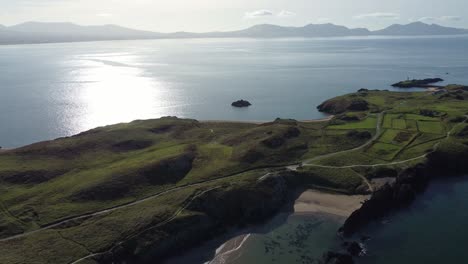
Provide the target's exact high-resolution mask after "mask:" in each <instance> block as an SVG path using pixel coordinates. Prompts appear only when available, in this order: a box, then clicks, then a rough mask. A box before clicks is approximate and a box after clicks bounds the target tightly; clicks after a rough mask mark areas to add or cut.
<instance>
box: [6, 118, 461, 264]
mask: <svg viewBox="0 0 468 264" xmlns="http://www.w3.org/2000/svg"><path fill="white" fill-rule="evenodd" d="M384 115H385V112H382V113H380V114H379V115H378V120H377V126H376V134H375V136H374V137H373V138H372V139H370V140H369V141H368V142H366V143H365V144H363V145H361V146H359V147H356V148H353V149H350V150H345V151H340V152H335V153H330V154H326V155H322V156H319V157H315V158H313V159H310V160H307V161H305V162H304V163H303V166H311V167H321V168H334V169H343V168H357V167H378V166H389V165H397V164H404V163H407V162H410V161H414V160H418V159H422V158H425V157H427V155H428V154H429V153H428V154H425V155H422V156H420V157H416V158H412V159H408V160H404V161H397V162H390V163H384V164H372V165H348V166H326V165H317V164H311V163H312V162H314V161H317V160H321V159H324V158H329V157H333V156H336V155H340V154H343V153H349V152H352V151H356V150H360V149H363V148H365V147H367V146H369V145H370V144H372V143H373V142H374V141H375V140H377V139H378V138H379V136H380V134H381V125H382V121H383V116H384ZM465 118H466V119H465V120H464V121H463V122H462V123H460V124H458V125H456V126H454V127H453V128H452V129H451V130H450V131H449V132H447V136H446V139H449V138H450V136H451V133H452V132H453V131H454V130H455V128H456V127H458V126H459V125H461V124H463V123H466V122H467V120H468V116H465ZM439 145H440V142H438V143H437V144H435V145H434V150H433V152H434V151H436V150H437V147H438V146H439ZM270 168H278V167H270ZM259 169H268V168H267V167H265V168H252V169H250V170H246V171H243V172H238V173H236V174H232V175H227V176H224V177H220V178H216V179H211V180H206V181H202V182H197V183H193V184H188V185H184V186H178V187H174V188H172V189H169V190H166V191H163V192H160V193H158V194H155V195H152V196H149V197H146V198H143V199H141V200H137V201H134V202H131V203H127V204H123V205H119V206H115V207H112V208H108V209H104V210H100V211H97V212H93V213H86V214H82V215H78V216H72V217H69V218H65V219H62V220H58V221H56V222H53V223H50V224H48V225H45V226H43V227H41V228H39V229H37V230H34V231H30V232H26V233H23V234H18V235H15V236H11V237H8V238H3V239H0V242H7V241H10V240H14V239H19V238H23V237H26V236H29V235H33V234H35V233H38V232H41V231H44V230H48V229H52V228H55V227H59V226H60V225H62V224H65V223H68V222H71V221H75V220H81V219H85V218H88V217H93V216H99V215H103V214H107V213H110V212H113V211H116V210H120V209H124V208H127V207H130V206H134V205H138V204H141V203H143V202H146V201H149V200H152V199H155V198H157V197H160V196H162V195H165V194H168V193H171V192H175V191H178V190H182V189H187V188H192V187H197V186H201V185H204V184H207V183H213V182H217V181H221V180H225V179H229V178H234V177H237V176H238V175H239V174H242V173H245V172H248V171H253V170H259ZM268 175H270V173H266V174H265V175H264V176H262V177H266V176H268ZM363 177H364V176H363ZM364 178H365V177H364ZM363 180H364V179H363ZM365 182H366V183H367V184H368V185H370V183H369V182H368V181H367V179H365ZM216 188H220V187H216ZM208 191H210V190H208ZM200 195H201V194H200ZM194 199H195V198H194ZM194 199H192V201H193V200H194ZM189 204H190V203H188V204H187V205H186V206H184V207H182V208H180V209H179V210H178V211H177V212H176V213H175V214H174V215H173V216H172V217H171V218H169V219H167V220H165V221H163V222H161V223H159V224H158V225H156V226H153V227H152V228H156V227H158V226H161V225H163V224H166V223H168V221H172V220H173V219H175V218H176V217H177V216H178V215H179V214H180V213H181V212H182V211H183V210H185V208H187V207H188V205H189ZM104 253H106V252H103V253H95V254H91V255H88V256H85V257H83V258H81V259H79V260H76V261H74V262H71V263H72V264H76V263H79V262H81V261H83V260H86V259H89V258H92V257H95V256H99V255H102V254H104Z"/></svg>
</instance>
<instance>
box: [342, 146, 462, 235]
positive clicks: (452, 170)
mask: <svg viewBox="0 0 468 264" xmlns="http://www.w3.org/2000/svg"><path fill="white" fill-rule="evenodd" d="M467 157H468V146H466V145H464V144H462V143H460V142H456V141H448V142H445V143H444V144H442V145H441V146H440V148H439V149H438V150H437V151H435V152H433V153H431V154H430V155H428V158H427V161H426V162H425V163H424V164H419V165H417V166H414V167H411V168H408V169H406V170H404V171H402V172H401V173H400V174H399V175H398V176H397V179H396V181H395V183H394V184H392V185H388V184H387V185H385V186H383V187H382V188H380V189H379V190H377V191H376V192H375V193H374V194H373V195H372V197H371V199H370V200H368V201H366V202H365V203H364V204H363V205H362V207H361V208H360V209H359V210H357V211H355V212H354V213H353V214H352V215H351V216H350V217H349V218H348V219H347V220H346V222H345V223H344V225H343V227H342V228H341V230H340V231H341V232H342V233H343V234H344V235H345V236H350V235H353V234H354V233H356V232H357V231H359V230H360V229H361V228H363V227H364V226H366V225H367V224H369V223H370V222H371V221H373V220H375V219H376V218H380V217H383V216H385V215H386V214H388V213H389V212H391V211H392V210H394V209H398V208H401V207H404V206H407V205H409V204H410V203H411V202H412V201H413V200H414V199H415V197H416V195H417V194H418V193H420V192H422V191H424V189H425V187H426V186H427V184H428V183H429V181H430V180H431V179H433V178H435V177H447V176H449V175H460V174H464V173H468V163H467V162H466V158H467Z"/></svg>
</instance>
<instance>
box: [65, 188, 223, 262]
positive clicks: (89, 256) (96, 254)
mask: <svg viewBox="0 0 468 264" xmlns="http://www.w3.org/2000/svg"><path fill="white" fill-rule="evenodd" d="M220 188H223V186H217V187H213V188H210V189H208V190H205V191H203V192H201V193H198V194H196V195H194V196H193V197H192V198H191V199H190V200H189V201H187V203H185V205H184V206H182V207H181V208H179V209H178V210H177V211H176V212H175V213H174V214H173V215H172V216H170V217H169V218H167V219H166V220H164V221H162V222H160V223H158V224H156V225H154V226H152V227H150V228H147V229H145V230H142V231H140V232H138V233H136V234H134V235H132V236H131V237H128V238H127V239H129V238H132V237H135V236H138V235H140V234H141V233H143V232H146V231H149V230H151V229H155V228H158V227H161V226H163V225H165V224H167V223H169V222H171V221H172V220H174V219H175V218H177V216H179V215H180V214H181V213H182V212H183V211H184V210H185V209H187V207H189V206H190V204H192V202H193V201H194V200H195V199H197V198H198V197H200V196H202V195H204V194H205V193H208V192H211V191H213V190H216V189H220ZM121 244H122V242H119V243H116V244H115V246H113V247H112V248H110V249H109V250H107V251H104V252H98V253H92V254H89V255H87V256H84V257H82V258H80V259H78V260H75V261H73V262H70V264H76V263H79V262H81V261H83V260H87V259H90V258H94V257H98V256H102V255H104V254H107V253H108V252H112V250H114V248H116V247H117V246H119V245H121Z"/></svg>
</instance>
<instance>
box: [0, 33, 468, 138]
mask: <svg viewBox="0 0 468 264" xmlns="http://www.w3.org/2000/svg"><path fill="white" fill-rule="evenodd" d="M467 46H468V37H451V38H415V39H407V38H406V39H405V38H402V39H398V38H392V39H375V38H374V39H372V38H365V39H356V38H354V39H353V38H351V39H346V38H344V39H281V40H243V39H224V40H219V39H206V40H203V39H200V40H144V41H113V42H90V43H67V44H46V45H18V46H0V122H1V126H0V146H4V147H14V146H19V145H24V144H28V143H31V142H34V141H38V140H44V139H52V138H56V137H60V136H67V135H71V134H75V133H78V132H81V131H83V130H87V129H90V128H93V127H96V126H101V125H107V124H112V123H116V122H126V121H131V120H134V119H145V118H157V117H161V116H167V115H171V116H180V117H191V118H197V119H228V120H262V121H263V120H272V119H274V118H276V117H284V118H296V119H313V118H320V117H322V114H320V113H318V112H317V111H316V109H315V107H316V106H317V105H318V104H320V103H321V102H322V101H323V100H325V99H328V98H330V97H333V96H336V95H340V94H343V93H347V92H352V91H355V90H357V89H359V88H362V87H367V88H379V89H385V88H388V89H390V87H389V86H388V85H389V84H391V83H393V82H395V81H397V80H401V79H406V78H407V77H414V78H420V77H435V76H443V77H445V78H447V79H448V82H456V83H462V82H464V83H468V75H466V74H465V73H466V72H467V69H468V67H467V65H468V49H466V47H467ZM447 72H448V73H450V74H449V75H446V73H447ZM241 98H244V99H247V100H250V101H251V102H252V103H253V107H251V108H249V109H233V108H232V107H231V106H230V103H231V102H232V101H234V100H237V99H241Z"/></svg>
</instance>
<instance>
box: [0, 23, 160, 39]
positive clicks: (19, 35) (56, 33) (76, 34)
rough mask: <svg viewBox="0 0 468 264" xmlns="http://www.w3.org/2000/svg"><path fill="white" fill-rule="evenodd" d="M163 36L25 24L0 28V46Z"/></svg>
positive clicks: (116, 28) (107, 28)
mask: <svg viewBox="0 0 468 264" xmlns="http://www.w3.org/2000/svg"><path fill="white" fill-rule="evenodd" d="M161 37H163V34H159V33H154V32H150V31H142V30H134V29H129V28H124V27H120V26H116V25H103V26H80V25H76V24H72V23H42V22H27V23H23V24H19V25H15V26H11V27H4V28H3V30H2V28H0V44H22V43H52V42H78V41H97V40H127V39H154V38H161Z"/></svg>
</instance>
